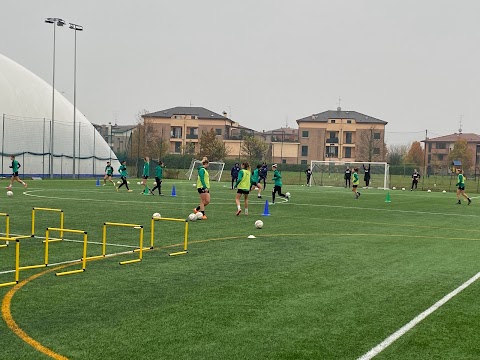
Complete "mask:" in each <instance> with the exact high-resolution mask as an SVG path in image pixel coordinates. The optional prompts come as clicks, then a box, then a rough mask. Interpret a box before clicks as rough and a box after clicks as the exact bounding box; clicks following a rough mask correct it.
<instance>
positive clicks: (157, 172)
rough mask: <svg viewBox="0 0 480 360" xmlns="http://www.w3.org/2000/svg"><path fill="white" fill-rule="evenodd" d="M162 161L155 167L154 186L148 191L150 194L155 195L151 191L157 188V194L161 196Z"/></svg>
mask: <svg viewBox="0 0 480 360" xmlns="http://www.w3.org/2000/svg"><path fill="white" fill-rule="evenodd" d="M163 166H164V165H163V162H161V161H160V162H159V163H158V165H157V167H156V168H155V186H154V187H153V189H152V190H150V193H151V194H152V195H155V194H154V193H153V192H154V191H155V189H158V195H159V196H163V194H162V179H163Z"/></svg>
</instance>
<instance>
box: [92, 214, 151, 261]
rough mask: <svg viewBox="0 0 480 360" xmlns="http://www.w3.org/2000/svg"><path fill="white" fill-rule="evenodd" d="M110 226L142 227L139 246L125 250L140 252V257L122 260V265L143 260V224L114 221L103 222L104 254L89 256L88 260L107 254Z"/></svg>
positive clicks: (126, 252)
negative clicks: (131, 249)
mask: <svg viewBox="0 0 480 360" xmlns="http://www.w3.org/2000/svg"><path fill="white" fill-rule="evenodd" d="M108 226H120V227H129V228H133V229H140V239H139V243H140V244H139V245H140V246H139V248H138V249H135V250H133V251H125V252H124V254H128V253H131V252H133V253H135V252H138V253H139V257H138V259H134V260H126V261H120V265H126V264H131V263H136V262H139V261H142V258H143V250H145V249H144V248H143V225H138V224H125V223H114V222H105V223H103V236H102V255H98V256H90V257H88V258H87V260H95V259H101V258H104V257H106V256H107V227H108Z"/></svg>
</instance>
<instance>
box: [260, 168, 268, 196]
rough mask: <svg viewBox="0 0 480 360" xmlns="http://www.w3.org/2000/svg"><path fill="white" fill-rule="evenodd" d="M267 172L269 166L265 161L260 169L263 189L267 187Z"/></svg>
mask: <svg viewBox="0 0 480 360" xmlns="http://www.w3.org/2000/svg"><path fill="white" fill-rule="evenodd" d="M267 172H268V166H267V163H266V162H265V161H264V162H263V164H262V167H261V169H260V182H261V181H262V180H263V190H265V189H266V188H267Z"/></svg>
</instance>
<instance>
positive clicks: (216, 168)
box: [185, 159, 225, 181]
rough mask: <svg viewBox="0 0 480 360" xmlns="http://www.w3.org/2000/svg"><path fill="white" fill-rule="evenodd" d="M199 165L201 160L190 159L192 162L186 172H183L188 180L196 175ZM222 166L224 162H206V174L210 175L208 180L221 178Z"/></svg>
mask: <svg viewBox="0 0 480 360" xmlns="http://www.w3.org/2000/svg"><path fill="white" fill-rule="evenodd" d="M200 165H202V161H201V160H195V159H193V160H192V162H191V163H190V167H189V168H188V172H187V173H186V174H185V175H186V177H187V179H188V180H191V179H192V176H195V175H196V170H198V168H199V166H200ZM224 167H225V163H224V162H219V161H210V162H209V163H208V175H209V177H210V180H214V181H220V180H221V179H222V174H223V168H224Z"/></svg>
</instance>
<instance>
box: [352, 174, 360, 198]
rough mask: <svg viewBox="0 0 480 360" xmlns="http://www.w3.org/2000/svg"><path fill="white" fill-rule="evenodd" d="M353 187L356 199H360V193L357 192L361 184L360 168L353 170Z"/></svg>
mask: <svg viewBox="0 0 480 360" xmlns="http://www.w3.org/2000/svg"><path fill="white" fill-rule="evenodd" d="M352 177H353V182H352V183H353V185H352V192H353V193H354V194H355V199H358V198H359V197H360V195H361V194H360V192H359V191H358V190H357V188H358V185H359V184H360V178H359V177H358V168H354V169H353V174H352Z"/></svg>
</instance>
